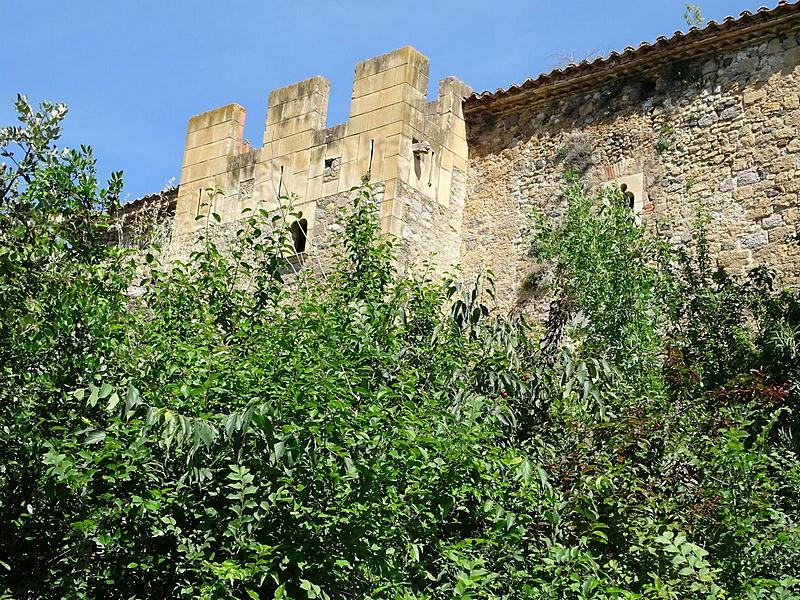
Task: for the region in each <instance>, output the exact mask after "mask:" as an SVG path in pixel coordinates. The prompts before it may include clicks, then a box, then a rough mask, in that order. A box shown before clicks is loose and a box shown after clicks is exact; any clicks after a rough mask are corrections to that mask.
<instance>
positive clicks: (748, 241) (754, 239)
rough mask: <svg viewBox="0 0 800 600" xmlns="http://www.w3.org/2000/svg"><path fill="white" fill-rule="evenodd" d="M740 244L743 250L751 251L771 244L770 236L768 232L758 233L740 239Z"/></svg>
mask: <svg viewBox="0 0 800 600" xmlns="http://www.w3.org/2000/svg"><path fill="white" fill-rule="evenodd" d="M739 243H740V244H741V246H742V248H747V249H749V250H752V249H754V248H760V247H762V246H766V245H767V244H768V243H769V235H768V234H767V232H766V231H757V232H755V233H750V234H747V235H744V236H742V237H740V238H739Z"/></svg>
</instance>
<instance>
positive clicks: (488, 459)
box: [0, 99, 800, 599]
mask: <svg viewBox="0 0 800 600" xmlns="http://www.w3.org/2000/svg"><path fill="white" fill-rule="evenodd" d="M18 108H19V110H20V113H21V118H22V125H21V127H19V128H10V129H8V128H7V129H4V130H2V131H0V149H3V151H5V152H6V157H7V158H8V160H7V161H6V162H7V163H8V165H7V166H6V167H4V168H3V170H0V297H2V304H0V540H1V541H2V543H0V597H2V598H19V599H22V598H173V597H191V598H194V597H201V598H295V599H302V598H337V599H338V598H386V599H389V598H391V599H394V598H405V599H412V598H416V599H423V598H425V599H439V598H442V599H444V598H464V599H466V598H475V599H477V598H509V599H510V598H564V599H573V598H791V597H798V595H800V571H798V567H797V565H798V564H800V529H799V528H798V527H799V523H800V457H799V454H798V453H799V452H800V441H799V440H798V435H800V421H798V412H797V411H798V408H799V406H798V404H799V401H800V298H798V296H797V294H796V293H795V294H794V295H793V293H792V292H791V291H783V292H780V291H773V290H772V289H771V281H770V276H769V273H768V272H767V271H765V270H762V271H759V272H755V273H753V274H752V276H751V277H749V278H747V279H746V280H744V281H737V280H733V279H731V278H729V277H727V276H726V275H725V274H724V273H721V272H715V271H714V269H713V268H712V261H711V259H710V258H709V256H708V255H707V252H706V250H705V244H704V241H703V235H702V224H701V225H700V229H699V230H698V234H697V238H698V239H699V243H698V244H697V248H696V251H694V252H693V253H691V254H690V255H687V254H683V253H680V252H676V251H674V250H672V249H670V248H668V247H665V246H663V245H662V244H661V243H660V242H658V241H655V240H653V239H651V238H649V237H648V236H647V235H646V234H645V232H643V231H642V230H641V229H640V228H637V227H636V225H635V223H634V220H633V217H632V216H631V214H630V213H629V212H628V210H627V209H626V207H625V206H624V201H623V200H622V198H620V197H617V196H616V195H615V192H613V191H606V192H604V195H603V196H601V197H587V196H586V194H585V193H584V192H583V190H582V187H581V183H580V181H579V180H576V179H574V178H572V179H570V180H569V181H568V186H569V187H568V192H567V193H568V196H569V199H570V208H569V212H568V215H567V217H566V222H565V223H564V224H563V225H561V226H559V227H553V226H550V225H549V224H547V223H546V222H545V221H544V220H542V219H539V218H535V219H534V224H535V227H534V229H535V234H534V237H533V240H532V242H533V249H532V251H533V253H534V254H535V255H536V256H537V257H538V258H539V259H540V260H541V261H542V263H546V264H548V265H549V266H550V270H551V273H552V276H551V277H550V278H549V281H550V288H549V293H550V294H552V297H553V298H555V300H554V301H553V304H552V306H551V311H550V318H549V320H548V322H547V323H546V324H545V325H544V326H538V327H529V326H528V325H526V323H525V322H524V321H523V320H521V319H518V318H515V319H512V318H507V317H503V316H496V315H493V314H492V313H491V312H490V309H489V308H488V307H489V306H491V294H490V292H491V285H488V286H486V287H480V286H476V287H475V288H468V289H462V288H460V287H459V286H457V285H450V284H444V285H442V284H440V283H437V282H436V281H434V280H431V279H427V278H424V277H420V278H415V277H409V276H402V277H401V276H398V275H397V274H396V273H394V272H393V270H392V256H393V250H392V246H391V243H390V242H389V241H387V240H385V239H383V238H382V237H381V236H380V234H379V226H378V224H377V221H376V218H375V211H374V205H373V204H372V202H371V197H370V187H369V184H365V185H364V186H363V187H362V188H361V189H359V190H356V191H355V192H354V202H353V206H352V208H351V210H350V213H349V215H348V218H347V227H346V230H345V232H344V234H343V236H342V239H341V242H340V248H339V257H338V260H337V263H336V265H335V266H334V267H332V269H331V270H330V272H327V273H326V274H325V275H324V276H311V275H308V274H304V273H301V274H300V275H299V276H298V277H294V278H293V280H292V282H291V285H289V284H287V282H284V276H283V275H282V274H281V273H283V272H284V270H285V260H284V258H283V256H284V252H285V249H286V247H287V246H289V245H290V243H291V237H290V233H289V232H288V231H287V230H285V229H284V228H283V226H282V225H281V223H282V220H272V219H269V218H267V217H266V216H265V215H261V214H253V215H251V216H250V217H248V219H249V220H248V221H246V224H245V225H244V226H243V228H242V230H241V231H240V232H239V234H238V236H237V240H236V243H235V244H234V245H233V246H232V247H230V248H228V251H226V252H225V253H223V252H221V251H220V249H219V248H217V247H216V246H215V244H214V243H213V241H211V240H212V238H213V236H208V237H207V238H206V239H205V241H204V242H203V243H202V244H201V246H200V248H199V249H198V251H196V252H195V253H194V254H192V255H191V257H189V258H188V260H186V261H185V262H180V263H177V264H163V263H161V262H160V261H159V260H158V258H157V256H158V254H159V253H158V252H157V251H156V250H157V249H156V250H154V251H153V252H152V253H151V254H149V255H148V257H147V261H146V262H147V264H146V266H145V267H144V270H145V277H144V281H142V282H139V281H138V280H134V279H135V277H136V278H137V279H138V277H140V276H141V275H135V273H136V272H137V268H136V265H135V264H134V262H133V260H132V257H131V255H130V254H128V253H127V252H126V251H125V250H124V249H121V248H118V247H113V246H110V245H107V244H106V243H105V242H104V240H105V239H106V233H107V228H108V227H109V222H108V218H107V216H106V215H107V214H108V211H109V209H111V208H113V207H114V206H115V205H116V203H117V195H118V193H119V190H120V182H121V179H120V176H118V175H115V176H114V177H113V178H112V180H111V182H110V183H109V186H108V187H107V188H104V189H100V188H99V187H98V185H97V181H96V177H95V173H94V163H93V160H92V158H91V153H90V152H89V150H88V149H82V150H81V151H72V152H61V151H56V150H55V148H54V141H55V140H56V139H57V137H58V133H59V131H60V121H61V119H62V118H63V114H64V109H63V107H59V106H52V105H46V106H44V107H43V108H42V110H41V111H39V112H36V111H34V110H32V109H31V108H30V107H29V106H28V104H27V103H26V101H24V99H21V100H20V101H19V102H18ZM9 155H13V157H14V158H13V160H12V159H11V158H10V156H9ZM15 161H16V162H15ZM16 163H18V164H16ZM210 221H211V222H212V223H213V222H214V219H213V218H212V219H210ZM139 273H141V267H140V269H139ZM132 283H135V284H136V285H137V286H139V289H141V290H143V294H142V295H140V296H136V297H135V298H132V297H131V296H129V295H128V293H127V290H128V288H129V286H130V285H131V284H132ZM479 283H480V282H479Z"/></svg>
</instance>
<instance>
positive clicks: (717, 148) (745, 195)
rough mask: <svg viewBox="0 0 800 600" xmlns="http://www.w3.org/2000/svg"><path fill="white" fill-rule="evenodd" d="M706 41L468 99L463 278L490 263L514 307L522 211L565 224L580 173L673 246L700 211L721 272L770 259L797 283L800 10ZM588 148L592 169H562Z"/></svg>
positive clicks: (752, 21) (745, 21)
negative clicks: (567, 198)
mask: <svg viewBox="0 0 800 600" xmlns="http://www.w3.org/2000/svg"><path fill="white" fill-rule="evenodd" d="M698 33H699V34H700V35H697V34H696V35H694V36H692V35H691V34H690V35H689V36H686V37H685V38H683V36H681V38H682V39H678V40H677V41H676V40H675V38H673V40H672V41H665V42H664V43H663V44H662V45H663V46H665V47H666V49H659V48H658V45H656V48H655V51H654V52H647V53H644V52H642V50H641V49H640V50H637V51H628V52H627V54H629V57H628V58H627V59H626V58H625V55H622V56H620V57H617V59H616V61H615V60H614V59H609V60H607V61H604V62H603V64H600V65H596V64H583V65H579V66H575V67H572V68H571V69H568V70H567V71H565V72H564V73H563V74H556V75H551V76H545V77H544V78H540V80H537V81H534V82H528V83H527V84H523V86H521V87H520V88H518V89H516V90H514V89H512V90H510V91H508V92H499V93H497V94H485V95H482V96H480V97H473V98H470V99H468V101H467V103H466V106H465V115H466V120H467V132H468V145H469V155H470V161H469V169H468V190H467V202H466V206H465V210H464V224H463V231H464V234H463V238H462V247H461V253H460V254H461V263H462V265H463V267H464V268H465V270H466V271H467V272H472V271H476V270H478V269H480V268H491V269H492V270H493V271H494V273H495V275H496V277H497V282H498V285H499V288H500V290H499V291H500V295H501V296H502V297H504V298H506V299H507V302H508V304H509V305H510V304H514V303H516V302H517V301H518V300H519V299H520V297H521V296H523V294H522V293H521V290H519V285H520V283H521V282H522V281H523V279H524V276H525V274H526V273H527V272H528V271H529V270H530V268H531V265H530V264H529V260H528V259H527V258H526V251H527V249H528V245H527V243H526V240H525V226H526V224H527V222H528V219H527V215H528V214H529V212H530V210H531V209H532V208H536V209H538V210H540V211H543V212H544V213H546V214H548V215H551V216H552V217H553V218H556V219H557V218H559V217H560V216H561V214H562V212H563V210H564V208H565V206H564V199H563V196H562V195H561V192H562V189H563V172H564V170H565V169H566V168H568V167H575V166H577V167H578V168H580V169H581V170H585V172H586V177H587V180H588V182H589V183H590V184H591V185H592V187H595V188H597V187H600V186H601V185H605V184H607V183H608V182H614V181H617V182H620V183H627V188H628V190H631V191H635V194H636V200H637V209H638V210H639V211H640V213H641V219H642V221H643V223H644V225H645V226H648V227H653V228H655V229H656V230H657V231H658V233H659V234H661V235H662V236H664V237H666V238H667V239H669V240H671V241H672V242H674V243H676V244H691V242H692V231H693V223H694V222H695V220H696V218H697V214H698V210H702V211H703V212H704V213H705V214H706V215H707V216H708V217H709V218H710V225H709V237H710V242H711V250H712V252H713V253H714V255H715V256H716V257H717V259H718V261H719V263H720V264H721V265H722V266H725V267H727V268H729V269H732V270H734V271H743V270H746V269H749V268H751V267H753V266H756V265H760V264H765V265H768V266H769V267H771V268H773V269H775V270H776V271H777V272H778V273H779V275H780V277H781V280H782V283H783V284H796V283H797V282H798V276H799V275H800V246H798V245H797V244H796V243H795V239H796V237H797V235H798V231H799V230H798V224H799V223H800V202H798V197H799V195H800V139H798V133H799V132H800V103H799V101H798V93H800V79H798V76H800V73H798V64H800V47H798V40H799V35H798V10H797V6H796V5H782V6H780V7H779V8H778V9H776V10H775V11H772V12H771V13H767V12H764V13H762V14H760V15H758V14H757V15H753V16H748V15H743V17H742V19H740V20H739V21H736V22H731V23H729V24H728V26H727V27H725V26H724V24H723V26H716V25H713V26H711V27H710V29H708V30H706V31H705V32H698ZM693 38H694V40H693ZM637 54H646V56H644V57H643V60H642V61H641V62H639V63H638V64H637V62H636V55H637ZM598 67H599V68H598ZM559 75H560V76H559ZM576 79H582V81H580V82H576V81H575V80H576ZM580 145H586V149H585V150H583V153H584V156H583V164H577V165H576V164H567V163H568V161H567V160H566V159H567V158H568V157H569V156H570V154H576V155H577V156H578V157H579V158H580V157H581V152H582V150H581V149H580V148H577V149H576V148H575V147H576V146H580ZM575 162H578V163H580V162H581V161H580V160H578V161H573V163H575ZM637 188H638V189H637Z"/></svg>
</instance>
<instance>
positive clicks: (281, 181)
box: [278, 165, 283, 198]
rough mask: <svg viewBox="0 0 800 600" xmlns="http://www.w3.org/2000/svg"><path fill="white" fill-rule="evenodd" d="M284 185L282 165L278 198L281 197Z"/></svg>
mask: <svg viewBox="0 0 800 600" xmlns="http://www.w3.org/2000/svg"><path fill="white" fill-rule="evenodd" d="M282 187H283V165H281V177H280V179H278V198H280V197H281V188H282Z"/></svg>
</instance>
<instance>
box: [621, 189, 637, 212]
mask: <svg viewBox="0 0 800 600" xmlns="http://www.w3.org/2000/svg"><path fill="white" fill-rule="evenodd" d="M619 191H620V192H622V195H623V196H625V199H626V200H627V201H628V208H630V209H631V210H634V209H635V208H636V196H634V194H633V192H629V191H628V185H627V184H625V183H623V184H622V185H620V186H619Z"/></svg>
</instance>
